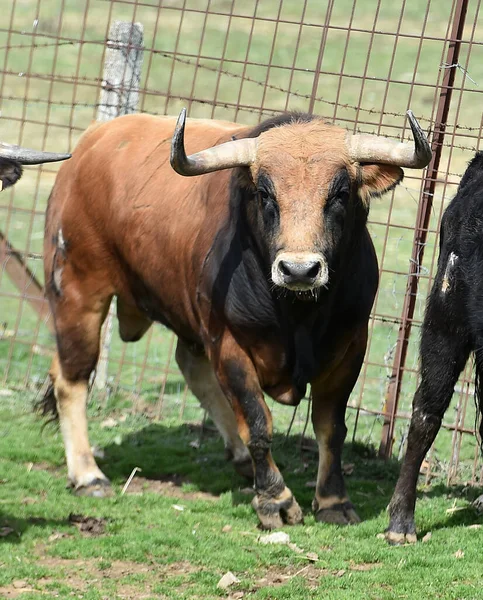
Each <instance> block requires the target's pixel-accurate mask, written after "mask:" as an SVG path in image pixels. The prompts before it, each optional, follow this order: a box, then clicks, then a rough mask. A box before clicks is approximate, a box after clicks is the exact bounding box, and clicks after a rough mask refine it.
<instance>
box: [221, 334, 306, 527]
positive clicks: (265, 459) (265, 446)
mask: <svg viewBox="0 0 483 600" xmlns="http://www.w3.org/2000/svg"><path fill="white" fill-rule="evenodd" d="M217 354H218V356H217V358H216V359H215V360H214V366H215V372H216V375H217V377H218V380H219V382H220V385H221V388H222V389H223V391H224V392H225V394H226V396H227V398H228V399H229V401H230V403H231V405H232V407H233V410H234V412H235V417H236V421H237V425H238V433H239V435H240V437H241V439H242V440H243V442H244V443H245V444H246V446H247V447H248V449H249V451H250V455H251V458H252V461H253V471H254V483H255V491H256V496H255V498H254V499H253V501H252V506H253V508H254V509H255V511H256V513H257V515H258V518H259V520H260V526H261V528H262V529H275V528H277V527H282V526H283V524H284V523H285V524H288V525H295V524H297V523H301V522H302V521H303V514H302V510H301V508H300V506H299V505H298V503H297V501H296V500H295V498H294V496H293V494H292V492H291V491H290V489H289V488H288V487H287V486H286V485H285V482H284V480H283V477H282V475H281V473H280V471H279V470H278V468H277V465H276V464H275V462H274V460H273V458H272V454H271V450H270V448H271V444H272V415H271V413H270V410H269V408H268V406H267V404H266V402H265V399H264V397H263V392H262V389H261V387H260V383H259V380H258V376H257V373H256V370H255V367H254V365H253V363H252V361H251V360H250V358H249V357H248V356H247V354H246V353H245V352H244V351H243V349H242V348H240V347H239V346H238V345H237V344H236V342H235V341H234V340H233V338H231V337H230V338H228V339H227V338H226V336H225V338H224V341H223V343H222V346H221V351H220V352H219V353H217Z"/></svg>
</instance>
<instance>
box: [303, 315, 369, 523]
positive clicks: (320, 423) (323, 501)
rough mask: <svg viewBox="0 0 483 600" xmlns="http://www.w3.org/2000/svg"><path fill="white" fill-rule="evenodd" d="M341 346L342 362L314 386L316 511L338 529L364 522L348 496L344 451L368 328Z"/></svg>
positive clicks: (314, 383)
mask: <svg viewBox="0 0 483 600" xmlns="http://www.w3.org/2000/svg"><path fill="white" fill-rule="evenodd" d="M352 335H353V339H351V340H350V341H349V343H347V341H345V342H344V343H343V344H340V349H339V352H338V353H337V354H338V359H337V361H335V362H334V363H333V364H332V365H329V366H328V367H327V368H326V369H325V370H324V371H323V372H322V373H321V374H320V375H319V377H317V378H316V379H315V380H314V381H313V382H312V423H313V426H314V431H315V436H316V438H317V444H318V447H319V469H318V473H317V485H316V489H315V498H314V501H313V504H312V508H313V510H314V513H315V519H316V521H323V522H325V523H335V524H338V525H349V524H355V523H358V522H359V521H360V519H359V517H358V515H357V513H356V511H355V509H354V506H353V505H352V502H351V501H350V500H349V497H348V495H347V492H346V487H345V482H344V477H343V473H342V461H341V458H342V448H343V445H344V440H345V437H346V433H347V428H346V426H345V411H346V407H347V401H348V400H349V396H350V393H351V392H352V388H353V387H354V385H355V383H356V381H357V377H358V375H359V371H360V369H361V365H362V361H363V359H364V353H365V349H366V342H367V327H366V326H364V327H362V328H361V329H360V331H357V332H355V333H353V334H352Z"/></svg>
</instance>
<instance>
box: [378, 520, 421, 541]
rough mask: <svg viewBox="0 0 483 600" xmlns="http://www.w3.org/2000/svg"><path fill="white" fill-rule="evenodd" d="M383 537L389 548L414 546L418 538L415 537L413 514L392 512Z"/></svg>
mask: <svg viewBox="0 0 483 600" xmlns="http://www.w3.org/2000/svg"><path fill="white" fill-rule="evenodd" d="M384 535H385V537H386V541H387V542H388V543H389V544H390V545H391V546H403V545H404V544H415V543H416V542H417V541H418V538H417V537H416V525H415V523H414V516H413V514H412V513H410V514H406V513H401V512H394V513H393V514H392V515H391V520H390V522H389V527H388V528H387V529H386V531H385V532H384Z"/></svg>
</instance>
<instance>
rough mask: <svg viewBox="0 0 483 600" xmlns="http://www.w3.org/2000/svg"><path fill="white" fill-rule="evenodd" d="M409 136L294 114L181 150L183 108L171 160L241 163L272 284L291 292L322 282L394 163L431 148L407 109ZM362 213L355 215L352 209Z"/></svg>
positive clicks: (200, 167) (181, 167) (386, 183)
mask: <svg viewBox="0 0 483 600" xmlns="http://www.w3.org/2000/svg"><path fill="white" fill-rule="evenodd" d="M407 115H408V118H409V122H410V125H411V129H412V133H413V137H414V143H413V144H409V143H398V142H395V141H393V140H390V139H387V138H384V137H381V136H376V135H353V134H350V133H349V132H347V131H346V130H345V129H341V128H338V127H334V126H332V125H328V124H327V123H324V122H323V121H322V120H320V119H317V118H316V119H311V118H307V117H301V118H299V119H297V118H296V117H295V118H294V120H293V121H292V122H289V123H288V124H285V125H283V126H282V127H271V128H270V129H266V130H263V127H262V128H261V133H260V134H259V135H257V137H248V138H244V139H237V140H233V141H231V142H227V143H225V144H220V145H219V146H215V147H213V148H209V149H207V150H204V151H202V152H198V153H197V154H193V155H191V156H186V153H185V150H184V128H185V120H186V111H185V110H183V111H182V112H181V114H180V117H179V119H178V123H177V125H176V130H175V133H174V136H173V140H172V146H171V165H172V166H173V168H174V169H175V170H176V171H177V172H178V173H179V174H181V175H201V174H203V173H209V172H212V171H218V170H220V169H228V168H233V167H240V166H244V167H249V182H248V184H247V185H248V186H249V187H250V188H251V189H252V191H253V197H256V198H257V199H258V201H257V202H256V203H255V205H256V209H255V212H256V214H255V215H254V217H253V219H252V220H253V221H254V222H255V223H256V225H257V227H258V228H259V230H260V231H262V232H263V235H262V236H261V237H262V238H263V240H264V243H265V244H266V245H267V246H268V248H267V250H268V254H269V255H270V260H271V276H272V280H273V282H274V284H275V285H276V286H279V287H282V288H288V289H290V290H293V291H295V292H298V293H303V292H315V291H317V290H318V289H319V288H321V287H326V286H328V284H329V278H330V271H331V268H332V267H333V265H334V264H335V262H336V260H337V256H338V254H339V253H340V251H341V248H342V247H343V246H344V243H345V242H347V240H348V238H350V234H348V232H350V231H351V230H352V229H353V227H354V226H355V225H354V223H355V221H358V222H359V223H360V222H361V221H362V222H363V224H365V219H366V217H367V212H368V206H369V200H370V198H371V197H373V196H378V195H380V194H383V193H384V192H385V191H387V190H389V189H391V188H392V187H394V186H395V185H396V184H397V183H399V181H401V179H402V177H403V171H402V169H401V167H410V168H414V169H422V168H424V167H425V166H427V165H428V163H429V161H430V160H431V148H430V146H429V143H428V141H427V139H426V137H425V135H424V133H423V131H422V130H421V128H420V126H419V124H418V122H417V121H416V119H415V118H414V116H413V114H412V112H411V111H408V112H407ZM361 214H362V219H361V217H360V215H361Z"/></svg>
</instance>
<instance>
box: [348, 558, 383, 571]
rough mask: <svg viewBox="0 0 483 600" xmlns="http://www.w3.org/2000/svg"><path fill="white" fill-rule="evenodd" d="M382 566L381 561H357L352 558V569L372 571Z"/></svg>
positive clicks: (350, 567)
mask: <svg viewBox="0 0 483 600" xmlns="http://www.w3.org/2000/svg"><path fill="white" fill-rule="evenodd" d="M381 566H382V564H381V563H355V562H353V561H352V560H351V561H350V566H349V569H350V570H351V571H372V570H373V569H377V568H378V567H381Z"/></svg>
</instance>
